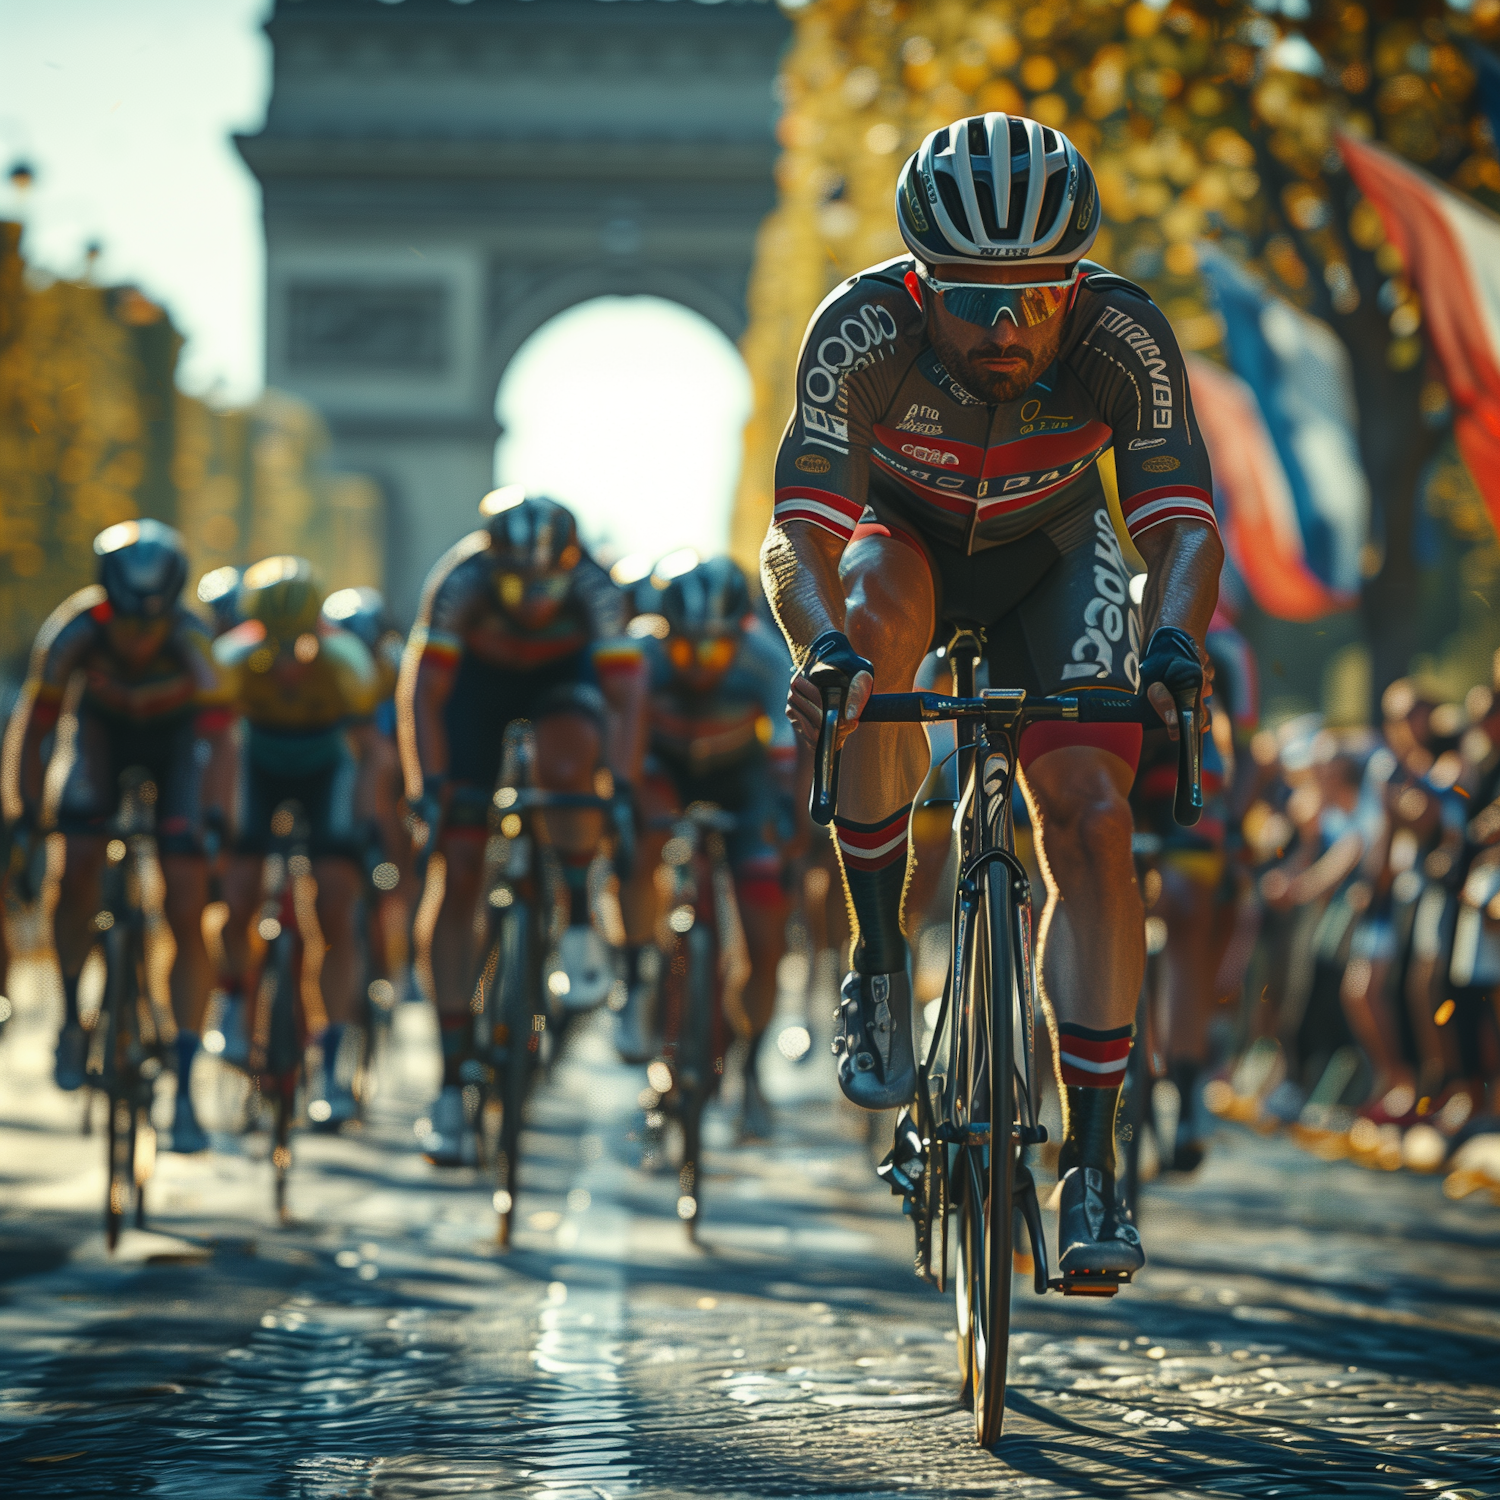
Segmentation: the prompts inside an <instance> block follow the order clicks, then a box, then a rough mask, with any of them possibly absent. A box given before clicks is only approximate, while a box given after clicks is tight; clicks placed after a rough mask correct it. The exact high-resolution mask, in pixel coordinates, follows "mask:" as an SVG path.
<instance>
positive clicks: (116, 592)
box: [94, 518, 188, 620]
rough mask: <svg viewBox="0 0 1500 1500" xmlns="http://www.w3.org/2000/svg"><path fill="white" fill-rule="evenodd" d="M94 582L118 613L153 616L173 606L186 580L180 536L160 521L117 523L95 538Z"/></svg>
mask: <svg viewBox="0 0 1500 1500" xmlns="http://www.w3.org/2000/svg"><path fill="white" fill-rule="evenodd" d="M94 551H95V553H96V554H97V555H98V558H99V582H100V584H102V585H103V588H104V592H105V595H106V596H107V597H108V599H109V604H110V608H111V609H112V610H113V611H114V612H115V614H117V615H123V616H125V617H127V618H129V619H135V620H156V619H160V618H161V617H162V616H163V615H167V614H170V613H171V612H172V611H173V610H174V609H175V608H176V607H177V599H178V596H179V595H180V594H181V593H182V589H183V585H184V584H186V582H187V576H188V559H187V549H186V548H185V547H184V546H183V542H182V537H181V535H180V534H179V533H178V532H176V531H174V530H173V529H172V528H171V527H170V526H164V525H163V524H162V523H161V522H160V521H153V520H150V519H149V518H148V519H144V520H140V521H121V522H119V523H118V524H117V525H114V526H107V527H105V529H104V530H103V531H101V532H100V533H99V535H98V536H96V537H95V538H94Z"/></svg>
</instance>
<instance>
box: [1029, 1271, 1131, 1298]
mask: <svg viewBox="0 0 1500 1500" xmlns="http://www.w3.org/2000/svg"><path fill="white" fill-rule="evenodd" d="M1130 1276H1131V1273H1130V1272H1129V1271H1064V1272H1063V1274H1062V1275H1061V1276H1054V1277H1053V1278H1052V1280H1051V1281H1050V1282H1049V1283H1048V1285H1049V1286H1051V1287H1052V1288H1053V1290H1054V1291H1059V1292H1061V1293H1062V1294H1063V1296H1064V1297H1113V1296H1114V1294H1115V1293H1116V1292H1118V1291H1119V1290H1120V1288H1121V1287H1122V1286H1128V1285H1129V1284H1130Z"/></svg>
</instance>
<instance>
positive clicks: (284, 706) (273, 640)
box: [214, 557, 379, 1129]
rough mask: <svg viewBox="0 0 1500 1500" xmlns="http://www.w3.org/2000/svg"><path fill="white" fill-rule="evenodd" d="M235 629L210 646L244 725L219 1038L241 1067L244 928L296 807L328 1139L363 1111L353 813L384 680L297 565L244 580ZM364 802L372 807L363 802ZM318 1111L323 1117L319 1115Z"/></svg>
mask: <svg viewBox="0 0 1500 1500" xmlns="http://www.w3.org/2000/svg"><path fill="white" fill-rule="evenodd" d="M239 607H240V612H241V613H242V614H243V616H244V619H243V622H242V623H241V624H239V625H237V626H235V628H234V629H233V630H231V631H229V632H228V634H226V635H224V636H222V637H220V639H219V640H218V641H217V642H216V643H215V645H214V655H215V657H216V658H217V659H218V661H219V662H220V663H221V664H222V666H223V668H224V670H225V672H226V674H227V676H228V679H229V682H230V685H231V688H232V690H233V692H234V696H235V700H236V702H237V704H238V706H239V709H240V712H241V714H242V715H243V716H244V719H245V735H244V746H243V753H242V755H241V758H240V786H239V799H238V808H237V815H236V819H235V824H236V827H235V841H234V855H233V858H232V859H231V860H230V862H229V868H228V870H227V872H226V876H225V881H224V896H225V899H226V901H227V902H228V903H229V921H228V923H227V924H226V926H225V928H224V955H225V969H226V972H225V974H224V976H223V984H224V989H225V992H226V995H227V996H228V997H229V1004H228V1005H227V1006H226V1011H227V1014H228V1017H229V1019H227V1020H226V1023H225V1024H223V1025H222V1026H221V1030H222V1032H223V1035H224V1039H225V1057H226V1060H227V1061H231V1062H243V1061H245V1060H246V1059H247V1057H248V1052H249V1047H248V1039H247V1038H246V1037H245V1034H244V1030H245V1029H244V1024H243V1020H242V1019H238V1018H240V1017H242V1016H243V1007H242V1004H241V1002H240V997H241V996H243V994H244V987H245V980H246V976H247V971H248V968H249V964H250V924H251V922H252V920H253V919H254V917H255V912H256V908H257V905H258V902H259V897H260V867H261V861H262V859H263V858H264V856H265V854H266V852H267V850H268V849H269V847H270V842H271V837H272V831H271V820H272V817H273V815H274V814H275V812H276V809H277V808H278V807H279V806H280V805H281V804H282V803H283V802H287V801H295V802H297V803H299V804H300V805H301V807H302V810H303V812H304V813H305V814H306V817H307V821H308V826H309V829H310V840H309V842H310V848H309V851H308V852H309V854H310V855H311V857H312V861H313V875H314V878H315V879H316V881H317V887H318V897H317V917H318V926H319V928H320V929H321V936H322V939H323V942H324V943H325V944H326V952H325V953H324V956H323V961H322V969H321V974H320V988H321V992H322V996H323V1003H324V1005H325V1006H326V1007H327V1029H326V1030H324V1031H322V1032H321V1035H318V1034H316V1032H317V1022H318V1021H319V1020H320V1019H321V1018H319V1017H316V1016H310V1017H309V1018H308V1021H309V1024H310V1025H311V1026H313V1027H314V1029H315V1035H314V1040H315V1041H318V1042H319V1043H320V1044H321V1049H322V1057H323V1067H322V1073H321V1076H320V1077H315V1078H313V1079H312V1080H311V1094H312V1099H311V1102H310V1103H309V1108H308V1113H309V1115H310V1116H311V1118H312V1119H313V1120H314V1122H315V1123H317V1124H320V1125H323V1126H326V1127H328V1128H330V1129H336V1128H337V1127H338V1126H339V1125H341V1124H343V1123H344V1122H345V1121H347V1120H350V1119H352V1118H353V1117H354V1116H355V1115H356V1114H357V1113H358V1104H357V1101H356V1100H355V1098H354V1094H353V1090H352V1087H351V1083H352V1079H353V1076H354V1067H355V1062H356V1061H357V1059H358V1058H359V1057H360V1055H361V1050H362V1049H361V1046H360V1038H359V1036H358V1032H357V1021H358V1018H359V1010H358V1000H357V995H358V986H359V978H360V962H359V960H360V954H359V941H358V936H357V932H356V926H355V913H356V910H357V907H358V903H359V897H360V891H361V887H362V880H363V858H364V851H365V845H366V842H367V835H366V832H365V829H364V826H363V824H362V823H361V821H360V819H359V817H358V814H357V808H358V807H359V805H360V803H361V800H362V791H363V787H362V783H365V782H367V781H368V780H369V778H370V777H371V776H372V775H373V774H374V767H375V759H374V757H373V756H372V755H371V754H370V753H369V746H370V742H371V740H372V738H373V734H374V731H373V729H372V728H371V725H370V716H371V715H372V714H373V713H374V710H375V704H376V701H377V699H376V694H377V692H378V689H379V674H378V672H377V671H376V668H375V661H374V658H373V657H372V656H371V655H370V652H369V650H368V648H367V647H366V646H365V645H364V643H363V642H362V641H361V640H360V639H359V638H358V636H356V635H354V634H352V633H351V632H350V631H347V630H342V629H340V628H338V627H337V626H334V625H330V624H329V623H328V622H327V621H325V620H324V619H323V618H322V610H323V588H322V585H321V583H320V582H319V580H318V577H317V575H316V574H315V573H314V571H313V569H312V566H311V564H309V563H307V562H306V561H304V560H303V559H302V558H300V557H268V558H266V559H265V560H264V561H263V562H258V563H256V564H255V565H254V566H253V567H250V568H247V569H246V570H245V576H244V579H243V580H242V582H241V585H240V591H239ZM365 800H367V799H365ZM320 1106H326V1107H320Z"/></svg>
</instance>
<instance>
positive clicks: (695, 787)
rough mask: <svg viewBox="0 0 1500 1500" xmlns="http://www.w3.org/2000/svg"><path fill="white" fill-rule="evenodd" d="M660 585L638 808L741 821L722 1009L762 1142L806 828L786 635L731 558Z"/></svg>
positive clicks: (649, 648) (651, 849) (651, 848)
mask: <svg viewBox="0 0 1500 1500" xmlns="http://www.w3.org/2000/svg"><path fill="white" fill-rule="evenodd" d="M653 581H654V582H656V583H657V586H658V589H657V592H656V593H655V595H654V597H651V596H649V595H648V596H646V598H645V600H644V601H643V602H645V603H646V604H647V606H648V608H650V609H651V610H652V611H654V614H655V617H656V619H655V620H653V619H652V616H651V615H647V616H645V617H644V619H645V620H646V621H647V622H649V623H651V624H652V625H654V626H655V629H656V630H659V631H662V632H663V633H662V635H661V636H660V638H657V637H656V635H655V634H654V632H653V633H649V634H644V635H643V636H642V643H643V645H644V646H645V648H646V652H647V660H648V663H649V669H650V681H651V702H650V709H649V715H650V728H649V741H650V759H649V760H648V761H647V781H646V784H645V787H644V789H643V793H642V800H643V802H644V803H646V804H647V805H648V806H651V807H652V809H653V810H656V809H657V808H659V809H660V810H661V811H668V810H671V809H673V808H674V807H677V808H685V807H687V806H689V805H690V804H692V803H694V802H712V803H715V804H717V805H718V806H719V807H721V808H723V809H724V810H725V811H726V812H729V813H733V814H734V816H735V817H736V819H737V820H738V821H737V823H736V826H735V828H734V831H733V832H732V833H731V834H730V836H729V839H728V852H729V862H730V866H731V868H732V869H733V871H734V880H735V894H736V895H737V896H738V898H739V907H740V917H741V920H742V922H743V924H744V928H745V939H746V943H747V944H748V946H749V949H750V977H749V980H748V982H747V983H746V985H745V989H744V993H743V994H742V995H740V996H726V1002H727V1004H726V1009H727V1012H728V1017H729V1021H730V1024H731V1025H732V1026H733V1028H734V1030H735V1033H736V1035H737V1036H738V1037H739V1038H740V1040H741V1041H743V1042H744V1043H745V1046H746V1052H745V1095H744V1112H743V1118H742V1122H741V1125H742V1130H743V1133H744V1134H745V1135H746V1136H747V1137H756V1138H761V1139H764V1138H766V1137H768V1136H769V1135H770V1133H771V1116H770V1110H769V1108H768V1107H767V1105H766V1100H765V1095H764V1093H763V1092H762V1090H761V1086H760V1075H759V1071H758V1067H757V1063H758V1057H759V1051H760V1044H761V1038H762V1037H763V1036H764V1035H765V1030H766V1027H767V1026H768V1025H769V1024H770V1020H771V1012H772V1010H773V1009H774V1008H775V1005H776V971H777V965H778V964H779V963H780V962H781V957H782V954H783V953H784V952H785V951H786V920H787V913H788V911H789V909H790V899H789V895H788V892H787V889H786V883H785V879H784V876H785V872H786V857H787V853H788V849H789V846H790V845H791V843H792V841H793V839H794V838H795V836H796V834H797V832H798V830H799V827H800V822H799V819H798V817H797V808H796V801H795V791H796V788H795V778H796V768H797V742H796V736H795V735H794V733H793V731H792V726H791V724H790V723H789V722H788V720H787V717H786V714H785V713H784V711H783V709H784V705H785V703H786V690H787V684H788V682H790V680H791V675H792V660H791V655H790V653H789V652H788V651H787V649H786V645H785V643H784V642H783V641H782V639H781V636H780V634H779V633H778V632H777V631H775V630H773V629H772V628H771V627H769V626H768V625H766V624H765V623H764V622H763V621H761V620H760V619H759V618H757V616H756V615H755V614H754V613H753V612H752V608H751V603H750V591H749V588H748V586H747V585H746V583H745V575H744V573H743V572H741V571H740V568H739V566H738V564H736V563H735V562H733V561H731V560H730V559H729V558H727V557H717V558H712V559H710V560H709V561H707V562H701V563H695V564H694V565H693V566H690V567H688V568H687V569H686V571H684V572H681V573H679V574H678V575H677V576H676V577H672V578H662V577H661V575H660V574H658V575H657V577H656V579H654V580H653ZM657 621H659V622H660V623H659V624H658V623H657ZM667 836H668V835H667V832H666V831H660V832H658V834H657V835H656V837H654V838H652V839H651V840H650V841H649V842H648V843H647V844H646V845H645V846H644V847H643V849H642V855H643V857H642V859H641V860H640V862H639V864H638V866H637V878H636V887H637V891H636V892H635V893H633V894H635V895H637V900H632V902H631V903H630V904H631V915H632V916H635V915H636V913H637V912H638V911H639V899H638V896H639V893H640V891H641V890H642V889H643V888H644V891H645V892H646V893H647V895H648V901H649V895H650V894H651V887H652V874H653V871H654V870H655V867H656V863H657V860H658V859H659V857H660V849H661V847H662V845H663V844H664V843H665V841H666V838H667ZM653 855H654V856H656V857H655V858H653V857H652V856H653ZM632 925H637V924H634V923H633V924H632ZM642 1001H643V992H642V989H641V987H640V986H635V987H633V989H632V994H631V1000H630V1003H629V1008H628V1009H627V1012H626V1014H625V1015H622V1017H621V1021H622V1026H621V1051H622V1052H623V1053H624V1054H626V1055H627V1056H640V1055H644V1054H645V1053H646V1052H647V1051H649V1050H650V1038H649V1036H638V1035H637V1033H643V1032H646V1031H647V1030H649V1028H650V1018H649V1017H647V1016H644V1015H642V1014H641V1013H640V1012H641V1010H642V1009H643V1008H644V1007H643V1005H642Z"/></svg>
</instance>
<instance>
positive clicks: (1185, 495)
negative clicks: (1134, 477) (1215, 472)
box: [1120, 484, 1214, 521]
mask: <svg viewBox="0 0 1500 1500" xmlns="http://www.w3.org/2000/svg"><path fill="white" fill-rule="evenodd" d="M1179 497H1181V498H1182V499H1184V500H1201V501H1202V502H1203V503H1204V504H1205V505H1206V506H1208V508H1209V509H1210V510H1212V509H1213V505H1214V502H1213V497H1212V496H1211V495H1210V494H1209V493H1208V491H1207V490H1202V489H1199V488H1198V486H1197V485H1195V484H1163V485H1159V486H1158V487H1157V488H1156V489H1154V490H1142V491H1141V492H1140V493H1139V494H1138V495H1121V496H1120V509H1121V510H1122V511H1124V513H1125V519H1126V520H1127V521H1129V519H1130V518H1131V516H1132V515H1134V514H1135V512H1136V511H1138V510H1139V509H1140V508H1141V506H1143V505H1150V504H1151V502H1152V501H1153V500H1167V499H1173V500H1175V499H1177V498H1179Z"/></svg>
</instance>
